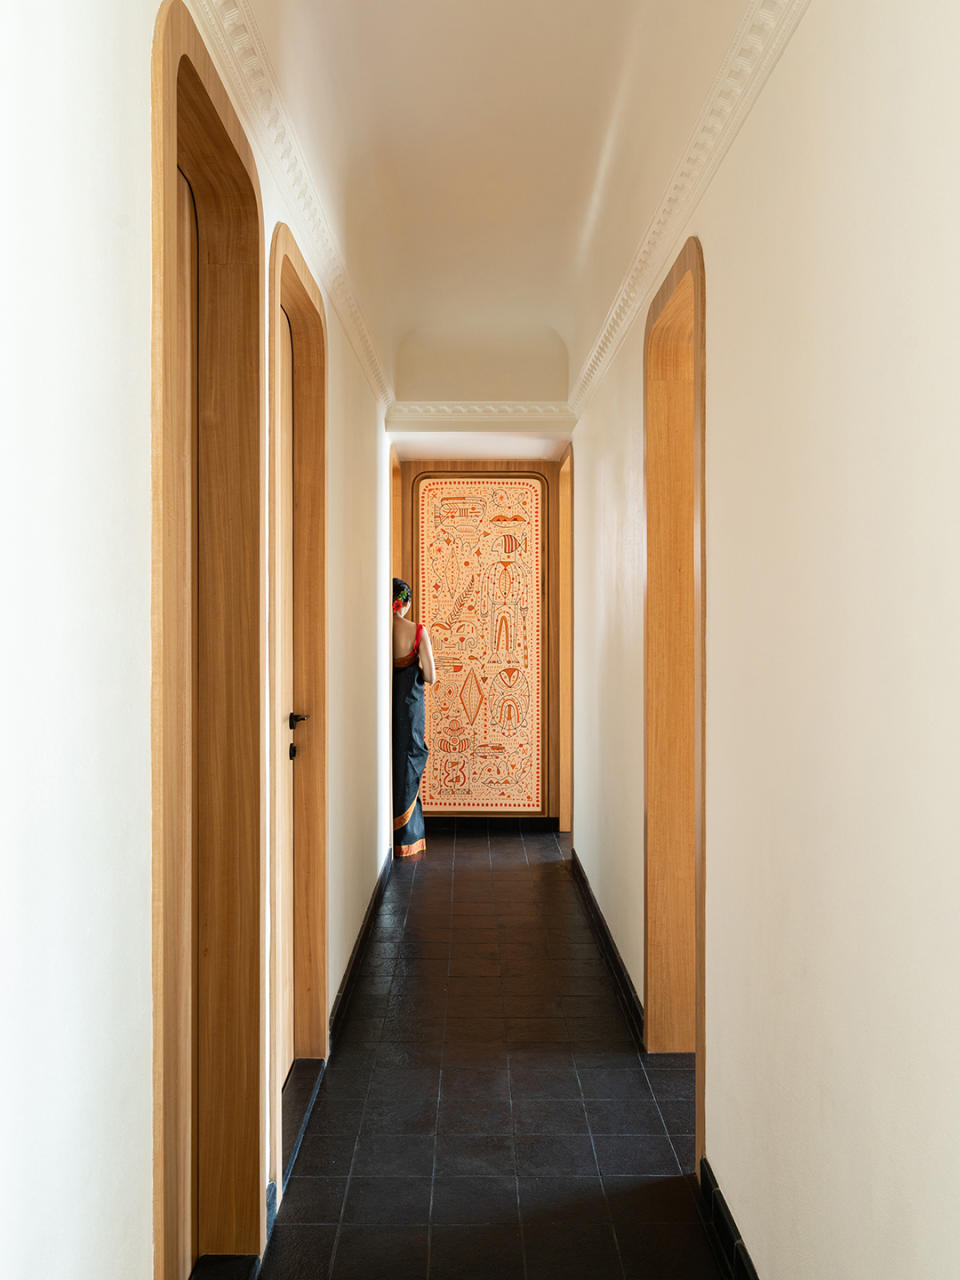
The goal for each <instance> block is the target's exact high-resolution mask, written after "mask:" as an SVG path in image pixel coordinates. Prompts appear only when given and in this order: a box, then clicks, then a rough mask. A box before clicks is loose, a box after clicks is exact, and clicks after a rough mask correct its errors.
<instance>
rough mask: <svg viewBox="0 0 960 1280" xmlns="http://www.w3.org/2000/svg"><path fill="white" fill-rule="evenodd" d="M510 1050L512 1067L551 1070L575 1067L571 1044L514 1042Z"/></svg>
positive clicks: (558, 1041) (557, 1041)
mask: <svg viewBox="0 0 960 1280" xmlns="http://www.w3.org/2000/svg"><path fill="white" fill-rule="evenodd" d="M509 1048H510V1065H511V1067H537V1068H542V1069H543V1070H550V1069H551V1068H554V1067H557V1068H562V1069H569V1068H571V1067H572V1066H573V1052H572V1050H571V1047H570V1044H569V1042H565V1041H563V1040H556V1041H549V1042H547V1043H544V1042H543V1041H542V1040H537V1041H526V1040H525V1041H520V1042H517V1041H514V1042H513V1043H512V1044H510V1046H509Z"/></svg>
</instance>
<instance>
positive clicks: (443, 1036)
mask: <svg viewBox="0 0 960 1280" xmlns="http://www.w3.org/2000/svg"><path fill="white" fill-rule="evenodd" d="M456 875H457V824H456V819H454V824H453V851H452V854H451V858H450V916H449V919H450V942H449V945H448V946H447V981H446V983H445V984H444V988H443V991H444V1001H443V1022H442V1026H441V1028H440V1076H439V1079H438V1081H437V1111H436V1115H435V1117H434V1125H433V1164H432V1165H431V1168H430V1205H429V1207H428V1209H427V1271H426V1274H427V1278H428V1280H429V1276H430V1271H431V1269H432V1267H433V1197H434V1194H435V1192H436V1189H437V1146H438V1145H439V1142H440V1099H441V1098H442V1097H443V1063H444V1059H445V1058H446V1056H447V1018H448V1017H449V1011H450V1006H449V994H450V970H451V969H452V968H453V886H454V882H455V880H456Z"/></svg>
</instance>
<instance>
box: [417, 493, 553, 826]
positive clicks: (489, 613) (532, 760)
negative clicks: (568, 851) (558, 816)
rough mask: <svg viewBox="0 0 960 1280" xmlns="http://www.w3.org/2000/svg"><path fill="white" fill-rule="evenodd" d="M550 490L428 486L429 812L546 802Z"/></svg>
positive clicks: (424, 545) (422, 569)
mask: <svg viewBox="0 0 960 1280" xmlns="http://www.w3.org/2000/svg"><path fill="white" fill-rule="evenodd" d="M543 497H544V495H543V484H542V482H541V481H539V480H536V479H533V478H529V477H522V478H519V477H518V478H512V477H506V476H487V477H476V476H470V477H457V476H444V477H442V478H436V479H429V480H423V481H421V484H420V490H419V497H418V504H419V506H418V527H419V539H418V541H419V552H418V554H419V581H420V607H421V616H422V620H423V622H424V623H425V624H426V626H427V628H428V630H429V632H430V638H431V641H432V642H433V651H434V656H435V658H436V661H437V675H438V679H437V683H436V684H435V685H433V686H432V687H429V686H428V688H427V745H428V746H429V748H430V759H429V760H428V762H427V768H426V772H425V773H424V776H423V784H422V787H421V799H422V801H423V807H424V809H425V810H427V811H428V812H442V811H451V812H455V811H465V812H484V813H497V812H500V813H510V812H517V811H526V812H539V811H540V810H541V808H542V803H543V802H542V789H543V779H542V772H543V770H542V733H541V720H542V708H541V684H542V681H541V673H542V650H543V644H542V583H543V571H542V564H543V533H542V518H543Z"/></svg>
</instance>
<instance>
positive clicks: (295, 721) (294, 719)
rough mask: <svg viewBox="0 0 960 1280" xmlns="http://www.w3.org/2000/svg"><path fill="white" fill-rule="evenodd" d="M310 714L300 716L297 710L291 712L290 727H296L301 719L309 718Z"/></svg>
mask: <svg viewBox="0 0 960 1280" xmlns="http://www.w3.org/2000/svg"><path fill="white" fill-rule="evenodd" d="M309 719H310V717H309V715H306V716H298V715H297V713H296V712H295V711H291V712H290V728H291V729H295V728H296V727H297V725H298V724H299V723H300V721H301V720H309Z"/></svg>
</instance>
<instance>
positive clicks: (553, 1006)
mask: <svg viewBox="0 0 960 1280" xmlns="http://www.w3.org/2000/svg"><path fill="white" fill-rule="evenodd" d="M503 1007H504V1013H505V1014H506V1016H507V1018H508V1019H513V1018H562V1017H563V999H562V997H561V996H554V995H547V994H544V995H539V996H504V998H503ZM538 1038H539V1037H538ZM549 1038H550V1037H549V1036H548V1037H547V1039H549ZM563 1038H564V1039H566V1037H563Z"/></svg>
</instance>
